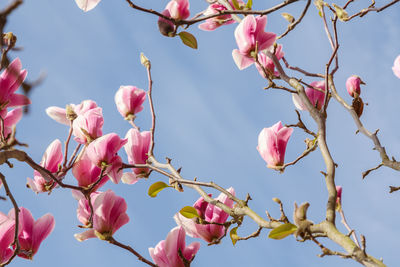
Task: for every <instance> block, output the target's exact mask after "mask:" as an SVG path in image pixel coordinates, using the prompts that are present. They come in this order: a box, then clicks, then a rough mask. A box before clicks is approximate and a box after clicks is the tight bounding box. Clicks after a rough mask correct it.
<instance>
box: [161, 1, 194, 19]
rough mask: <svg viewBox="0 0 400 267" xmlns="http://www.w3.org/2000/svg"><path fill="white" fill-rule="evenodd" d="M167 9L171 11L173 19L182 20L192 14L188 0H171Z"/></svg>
mask: <svg viewBox="0 0 400 267" xmlns="http://www.w3.org/2000/svg"><path fill="white" fill-rule="evenodd" d="M165 9H166V10H168V11H169V14H170V16H171V18H173V19H177V20H182V19H187V18H188V17H189V16H190V11H189V1H188V0H171V1H169V3H168V4H167V6H166V7H165Z"/></svg>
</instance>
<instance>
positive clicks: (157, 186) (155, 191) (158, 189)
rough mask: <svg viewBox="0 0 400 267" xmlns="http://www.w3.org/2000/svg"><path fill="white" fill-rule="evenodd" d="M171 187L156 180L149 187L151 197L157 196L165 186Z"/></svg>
mask: <svg viewBox="0 0 400 267" xmlns="http://www.w3.org/2000/svg"><path fill="white" fill-rule="evenodd" d="M167 187H171V186H169V185H167V184H166V183H164V182H156V183H154V184H152V185H151V186H150V187H149V191H148V194H149V196H151V197H156V196H157V194H158V193H159V192H161V191H162V190H163V189H164V188H167Z"/></svg>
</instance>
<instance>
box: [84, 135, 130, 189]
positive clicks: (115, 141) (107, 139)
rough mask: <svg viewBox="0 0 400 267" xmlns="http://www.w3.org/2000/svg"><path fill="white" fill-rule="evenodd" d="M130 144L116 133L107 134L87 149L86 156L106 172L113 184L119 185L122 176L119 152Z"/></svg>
mask: <svg viewBox="0 0 400 267" xmlns="http://www.w3.org/2000/svg"><path fill="white" fill-rule="evenodd" d="M126 142H128V140H127V139H121V138H119V136H118V135H117V134H115V133H110V134H106V135H104V136H102V137H99V138H97V139H96V140H94V141H93V142H91V143H90V144H89V145H88V147H87V148H86V155H87V157H88V158H89V159H90V160H91V161H92V163H93V164H95V165H96V166H97V167H99V168H102V169H103V170H105V173H106V174H107V175H108V176H109V177H110V179H111V181H112V182H113V183H118V182H119V180H120V179H121V176H122V170H119V169H120V167H121V166H122V160H121V158H120V156H118V155H117V152H118V151H119V150H120V149H121V147H122V146H123V145H125V144H126Z"/></svg>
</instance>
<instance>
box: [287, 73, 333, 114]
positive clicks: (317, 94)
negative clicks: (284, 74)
mask: <svg viewBox="0 0 400 267" xmlns="http://www.w3.org/2000/svg"><path fill="white" fill-rule="evenodd" d="M310 85H311V86H312V87H315V88H317V89H319V90H317V89H314V88H311V87H307V88H306V89H305V92H306V95H307V97H308V99H309V100H310V102H311V104H312V105H313V106H314V107H315V108H317V109H318V110H320V109H321V108H322V107H323V106H324V103H325V93H324V92H325V81H324V80H322V81H319V82H312V83H311V84H310ZM292 99H293V103H294V105H295V106H296V108H297V109H299V110H307V107H306V105H305V104H304V103H303V102H302V101H301V99H300V97H299V95H298V94H292Z"/></svg>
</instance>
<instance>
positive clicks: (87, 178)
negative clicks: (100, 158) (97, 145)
mask: <svg viewBox="0 0 400 267" xmlns="http://www.w3.org/2000/svg"><path fill="white" fill-rule="evenodd" d="M72 174H73V175H74V177H75V178H76V180H77V181H78V185H79V186H81V187H85V188H88V187H90V186H91V185H92V184H93V183H95V182H96V181H97V180H98V179H99V178H100V174H101V169H100V168H99V167H98V166H96V165H94V164H93V163H92V161H91V160H90V159H89V158H88V157H87V156H86V154H85V156H83V157H82V158H81V159H80V160H79V161H78V162H76V163H75V164H74V166H73V167H72ZM107 181H108V176H104V177H103V178H102V179H101V180H100V182H99V183H98V184H97V186H96V187H95V188H94V191H95V190H97V189H98V188H100V187H101V186H103V185H104V184H105V183H106V182H107Z"/></svg>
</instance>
